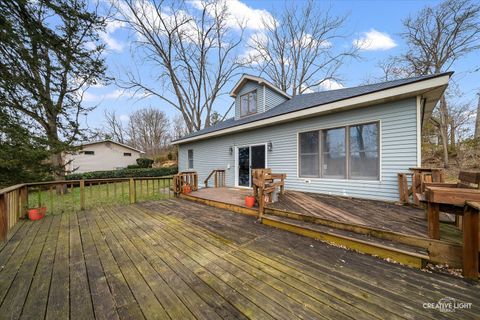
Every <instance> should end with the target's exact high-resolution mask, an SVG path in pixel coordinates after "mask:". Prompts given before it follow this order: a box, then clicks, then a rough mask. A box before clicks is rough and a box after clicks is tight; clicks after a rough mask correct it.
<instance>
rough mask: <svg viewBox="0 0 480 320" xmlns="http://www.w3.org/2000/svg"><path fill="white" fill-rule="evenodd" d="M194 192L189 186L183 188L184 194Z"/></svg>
mask: <svg viewBox="0 0 480 320" xmlns="http://www.w3.org/2000/svg"><path fill="white" fill-rule="evenodd" d="M190 192H192V188H191V187H190V186H189V185H188V184H187V185H184V186H183V193H185V194H187V193H190Z"/></svg>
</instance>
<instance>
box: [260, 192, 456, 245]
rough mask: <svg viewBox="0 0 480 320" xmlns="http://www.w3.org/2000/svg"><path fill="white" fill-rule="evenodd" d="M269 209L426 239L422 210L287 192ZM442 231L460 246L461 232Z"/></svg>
mask: <svg viewBox="0 0 480 320" xmlns="http://www.w3.org/2000/svg"><path fill="white" fill-rule="evenodd" d="M269 207H271V208H274V209H279V210H286V211H290V212H296V213H299V214H302V215H306V216H312V217H319V218H323V219H329V220H333V221H339V222H346V223H353V224H359V225H364V226H367V227H369V226H370V227H374V228H377V229H383V230H388V231H393V232H398V233H403V234H405V235H414V236H419V237H427V224H426V220H425V213H424V211H423V210H421V209H416V208H413V207H408V206H399V205H395V204H393V203H388V202H382V201H375V200H365V199H357V198H347V197H339V196H331V195H323V194H316V193H305V192H297V191H287V192H286V193H285V194H284V195H280V196H279V201H278V202H275V203H273V204H269ZM442 227H443V229H444V232H442V236H443V237H442V239H445V240H450V241H454V242H461V232H460V231H459V230H458V229H456V228H454V227H453V226H451V225H449V224H442Z"/></svg>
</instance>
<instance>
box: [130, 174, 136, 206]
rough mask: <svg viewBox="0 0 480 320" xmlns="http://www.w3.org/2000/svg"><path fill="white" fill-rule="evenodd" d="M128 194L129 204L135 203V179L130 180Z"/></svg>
mask: <svg viewBox="0 0 480 320" xmlns="http://www.w3.org/2000/svg"><path fill="white" fill-rule="evenodd" d="M128 188H129V194H130V203H131V204H133V203H135V202H137V190H136V185H135V179H133V178H130V183H129V184H128Z"/></svg>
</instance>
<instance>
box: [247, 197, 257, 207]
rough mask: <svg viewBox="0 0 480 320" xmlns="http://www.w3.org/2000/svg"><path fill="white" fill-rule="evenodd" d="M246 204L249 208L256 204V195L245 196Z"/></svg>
mask: <svg viewBox="0 0 480 320" xmlns="http://www.w3.org/2000/svg"><path fill="white" fill-rule="evenodd" d="M245 205H246V206H247V207H249V208H252V207H253V206H254V205H255V197H254V196H246V197H245Z"/></svg>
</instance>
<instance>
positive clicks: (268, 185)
mask: <svg viewBox="0 0 480 320" xmlns="http://www.w3.org/2000/svg"><path fill="white" fill-rule="evenodd" d="M286 177H287V175H286V174H284V173H272V169H268V168H266V169H254V170H253V171H252V187H253V195H254V197H255V198H256V199H257V202H258V219H260V220H261V219H262V216H263V213H264V211H265V202H266V199H265V198H268V199H269V201H271V200H272V193H273V192H274V191H275V189H276V188H280V194H283V193H284V190H285V179H286Z"/></svg>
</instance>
